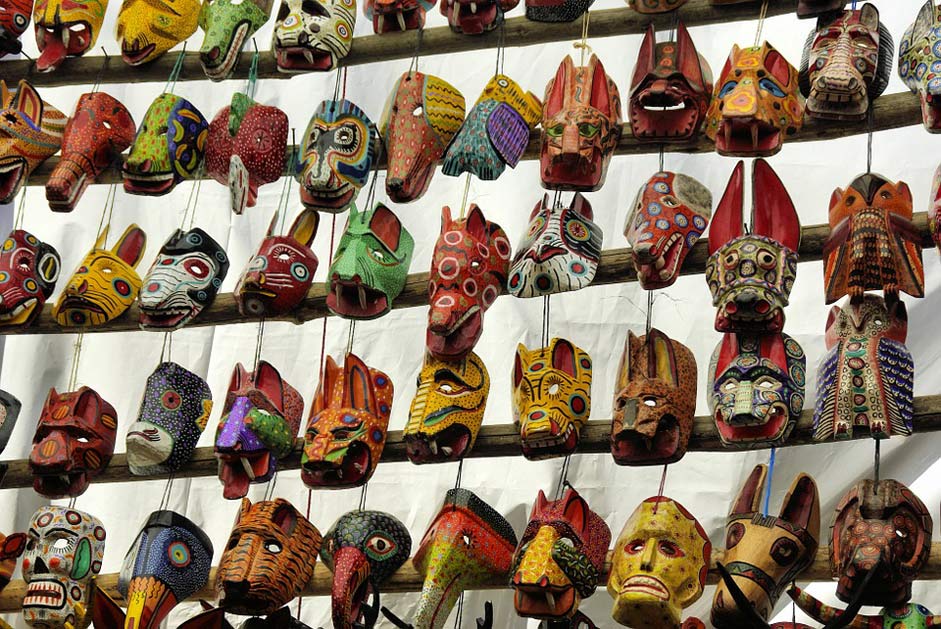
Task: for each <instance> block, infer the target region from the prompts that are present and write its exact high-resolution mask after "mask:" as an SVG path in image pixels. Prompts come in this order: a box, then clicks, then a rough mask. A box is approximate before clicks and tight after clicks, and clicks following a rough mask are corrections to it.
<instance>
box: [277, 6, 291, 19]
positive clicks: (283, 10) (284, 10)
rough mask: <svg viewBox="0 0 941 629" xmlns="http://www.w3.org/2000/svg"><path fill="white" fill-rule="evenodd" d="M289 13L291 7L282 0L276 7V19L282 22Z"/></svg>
mask: <svg viewBox="0 0 941 629" xmlns="http://www.w3.org/2000/svg"><path fill="white" fill-rule="evenodd" d="M289 15H291V7H289V6H288V4H287V2H282V3H281V6H280V7H278V21H279V22H283V21H284V20H286V19H287V17H288V16H289Z"/></svg>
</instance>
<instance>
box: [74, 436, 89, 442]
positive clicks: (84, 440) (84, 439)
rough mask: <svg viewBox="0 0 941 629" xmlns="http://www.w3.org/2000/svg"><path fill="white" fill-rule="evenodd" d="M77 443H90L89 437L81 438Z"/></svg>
mask: <svg viewBox="0 0 941 629" xmlns="http://www.w3.org/2000/svg"><path fill="white" fill-rule="evenodd" d="M76 441H78V442H79V443H88V437H79V438H78V439H76Z"/></svg>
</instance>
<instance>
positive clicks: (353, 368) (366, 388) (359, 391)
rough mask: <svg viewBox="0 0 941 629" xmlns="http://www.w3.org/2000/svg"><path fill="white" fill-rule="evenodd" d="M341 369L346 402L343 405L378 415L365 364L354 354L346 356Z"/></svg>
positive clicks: (370, 380) (367, 368) (374, 395)
mask: <svg viewBox="0 0 941 629" xmlns="http://www.w3.org/2000/svg"><path fill="white" fill-rule="evenodd" d="M343 369H344V372H345V376H346V386H345V387H344V393H345V397H346V400H345V402H344V405H345V406H346V407H347V408H355V409H357V410H360V411H366V412H367V413H372V414H373V415H378V409H377V408H376V394H375V392H374V391H373V386H372V379H371V378H370V375H369V367H367V366H366V363H364V362H363V361H362V360H361V359H360V358H359V357H358V356H356V355H354V354H347V355H346V362H345V364H344V366H343Z"/></svg>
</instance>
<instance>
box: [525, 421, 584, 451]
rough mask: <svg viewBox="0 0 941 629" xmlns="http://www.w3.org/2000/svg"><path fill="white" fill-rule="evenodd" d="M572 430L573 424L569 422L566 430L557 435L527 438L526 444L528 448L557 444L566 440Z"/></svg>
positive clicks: (573, 429) (573, 428) (547, 446)
mask: <svg viewBox="0 0 941 629" xmlns="http://www.w3.org/2000/svg"><path fill="white" fill-rule="evenodd" d="M574 431H575V426H574V425H573V424H569V427H568V430H566V431H565V432H564V433H562V434H561V435H560V436H558V437H547V438H545V439H527V440H526V445H527V446H529V447H530V448H549V447H552V446H557V445H559V444H562V443H565V442H566V441H568V438H569V435H571V434H572V433H573V432H574Z"/></svg>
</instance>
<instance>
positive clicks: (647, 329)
mask: <svg viewBox="0 0 941 629" xmlns="http://www.w3.org/2000/svg"><path fill="white" fill-rule="evenodd" d="M652 325H653V291H652V290H649V291H647V321H646V323H645V327H644V330H645V332H646V333H647V334H650V328H651V327H652Z"/></svg>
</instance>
